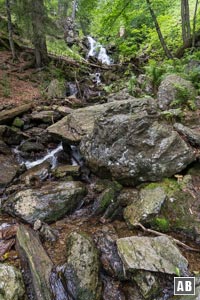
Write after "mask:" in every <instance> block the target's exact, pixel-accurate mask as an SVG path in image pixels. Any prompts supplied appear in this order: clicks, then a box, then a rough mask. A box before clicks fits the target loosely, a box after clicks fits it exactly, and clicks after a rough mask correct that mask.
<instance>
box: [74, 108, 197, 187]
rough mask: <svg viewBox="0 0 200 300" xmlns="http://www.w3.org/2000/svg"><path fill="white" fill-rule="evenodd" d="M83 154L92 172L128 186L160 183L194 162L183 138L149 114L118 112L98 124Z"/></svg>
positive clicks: (86, 139) (192, 154) (85, 143)
mask: <svg viewBox="0 0 200 300" xmlns="http://www.w3.org/2000/svg"><path fill="white" fill-rule="evenodd" d="M138 108H139V107H138ZM80 150H81V153H82V155H83V156H84V158H85V160H86V162H87V164H88V165H89V167H90V168H91V170H92V171H93V172H95V173H98V175H100V176H104V177H105V176H107V177H108V176H109V177H110V176H111V177H113V178H115V179H116V180H118V181H119V182H120V183H122V184H125V185H135V184H137V183H139V182H146V181H159V180H161V179H162V178H163V177H170V176H172V175H174V174H176V173H178V172H180V171H181V170H183V169H184V168H185V167H186V166H187V165H188V164H190V163H191V162H192V161H194V160H195V155H194V151H193V150H192V148H191V147H190V146H188V144H187V143H186V142H185V141H184V140H183V139H182V138H181V137H180V135H179V134H178V133H177V132H176V131H174V130H173V128H172V127H171V126H170V125H167V124H164V123H163V124H162V123H161V122H158V120H157V119H156V116H154V115H152V114H150V113H149V114H148V112H147V111H146V110H143V111H137V110H135V111H134V110H133V111H132V113H129V114H127V113H126V114H124V113H123V112H120V113H119V112H116V114H114V115H112V116H111V117H109V116H105V117H102V118H101V119H99V120H97V122H96V123H95V127H94V130H93V132H92V134H90V135H87V136H86V137H85V138H84V139H83V140H82V142H81V145H80Z"/></svg>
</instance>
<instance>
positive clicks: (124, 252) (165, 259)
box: [117, 236, 188, 276]
mask: <svg viewBox="0 0 200 300" xmlns="http://www.w3.org/2000/svg"><path fill="white" fill-rule="evenodd" d="M117 248H118V253H119V256H120V257H121V259H122V261H123V263H124V268H125V270H126V271H128V272H131V273H134V272H135V271H138V270H140V271H141V270H144V271H150V272H160V273H166V274H173V275H176V274H177V273H178V274H180V276H184V275H186V274H187V272H188V270H187V267H188V262H187V260H186V259H185V257H183V256H182V254H181V252H180V251H179V249H178V248H177V247H176V246H175V245H174V244H173V242H172V241H171V240H170V238H168V237H165V236H159V237H155V238H151V237H138V236H132V237H127V238H121V239H118V240H117Z"/></svg>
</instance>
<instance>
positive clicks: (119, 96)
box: [108, 88, 135, 102]
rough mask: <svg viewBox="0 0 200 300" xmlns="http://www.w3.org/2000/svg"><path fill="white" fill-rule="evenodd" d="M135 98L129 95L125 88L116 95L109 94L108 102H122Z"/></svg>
mask: <svg viewBox="0 0 200 300" xmlns="http://www.w3.org/2000/svg"><path fill="white" fill-rule="evenodd" d="M134 99H135V98H134V97H133V96H131V95H130V94H129V91H128V89H127V88H125V89H122V90H121V91H119V92H117V93H113V94H110V95H109V96H108V102H113V101H122V100H134Z"/></svg>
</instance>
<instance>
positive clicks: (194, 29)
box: [192, 0, 199, 48]
mask: <svg viewBox="0 0 200 300" xmlns="http://www.w3.org/2000/svg"><path fill="white" fill-rule="evenodd" d="M198 4H199V0H196V4H195V9H194V17H193V30H192V48H194V46H195V34H196V19H197V9H198Z"/></svg>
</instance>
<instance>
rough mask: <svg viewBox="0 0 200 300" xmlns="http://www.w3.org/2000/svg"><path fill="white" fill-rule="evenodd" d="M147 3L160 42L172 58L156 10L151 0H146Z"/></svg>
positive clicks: (171, 57)
mask: <svg viewBox="0 0 200 300" xmlns="http://www.w3.org/2000/svg"><path fill="white" fill-rule="evenodd" d="M146 3H147V6H148V9H149V12H150V14H151V17H152V19H153V22H154V25H155V28H156V31H157V34H158V37H159V40H160V43H161V45H162V48H163V50H164V52H165V54H166V56H167V57H168V58H170V59H173V56H172V54H171V52H170V51H169V49H168V47H167V45H166V43H165V40H164V37H163V35H162V32H161V30H160V26H159V24H158V21H157V18H156V15H155V13H154V11H153V9H152V6H151V2H150V0H146Z"/></svg>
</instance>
